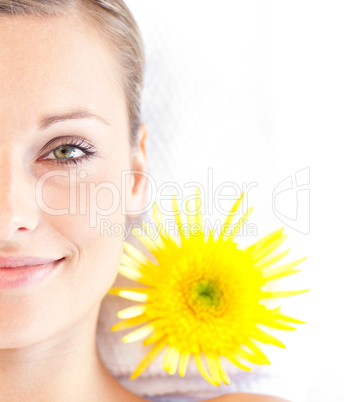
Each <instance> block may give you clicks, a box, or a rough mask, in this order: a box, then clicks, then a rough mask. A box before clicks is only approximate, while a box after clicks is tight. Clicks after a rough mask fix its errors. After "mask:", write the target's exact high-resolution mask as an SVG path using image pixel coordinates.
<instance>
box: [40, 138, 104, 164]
mask: <svg viewBox="0 0 344 402" xmlns="http://www.w3.org/2000/svg"><path fill="white" fill-rule="evenodd" d="M96 155H98V151H97V150H96V148H95V147H94V145H91V144H88V143H86V142H85V141H83V140H81V139H77V140H74V139H73V140H72V141H70V142H68V143H62V144H60V145H59V146H58V147H56V148H55V149H52V150H51V151H50V152H49V154H48V155H46V156H45V157H44V158H43V159H44V160H49V161H52V162H55V163H63V164H65V165H68V164H70V163H74V164H75V165H77V164H79V163H83V162H85V161H86V160H88V159H89V158H91V157H94V156H96Z"/></svg>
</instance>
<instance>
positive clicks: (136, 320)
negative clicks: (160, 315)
mask: <svg viewBox="0 0 344 402" xmlns="http://www.w3.org/2000/svg"><path fill="white" fill-rule="evenodd" d="M146 322H147V317H145V316H138V317H133V318H129V319H128V320H126V321H119V322H118V323H117V324H115V325H114V326H113V327H112V328H111V331H120V330H121V329H126V328H130V327H134V326H135V325H139V324H143V323H146Z"/></svg>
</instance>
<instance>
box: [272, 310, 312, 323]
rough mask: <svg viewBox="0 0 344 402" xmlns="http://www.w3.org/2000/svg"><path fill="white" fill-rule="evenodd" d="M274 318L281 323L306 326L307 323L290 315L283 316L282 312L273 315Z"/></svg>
mask: <svg viewBox="0 0 344 402" xmlns="http://www.w3.org/2000/svg"><path fill="white" fill-rule="evenodd" d="M273 318H274V319H277V320H280V321H285V322H292V323H295V324H305V321H301V320H298V319H297V318H294V317H291V316H289V315H285V314H282V313H280V312H278V313H275V314H274V315H273Z"/></svg>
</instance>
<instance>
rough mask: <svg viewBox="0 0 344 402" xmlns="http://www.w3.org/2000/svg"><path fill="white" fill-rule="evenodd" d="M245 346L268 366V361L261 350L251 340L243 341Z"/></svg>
mask: <svg viewBox="0 0 344 402" xmlns="http://www.w3.org/2000/svg"><path fill="white" fill-rule="evenodd" d="M245 344H246V346H247V347H248V348H249V349H250V350H252V352H253V353H254V354H255V355H257V356H261V357H262V359H263V360H265V361H266V363H267V364H270V361H269V359H268V358H267V357H266V356H265V354H264V353H263V352H262V350H261V349H260V348H259V347H258V346H257V345H256V344H255V343H254V341H253V340H251V339H247V340H246V341H245Z"/></svg>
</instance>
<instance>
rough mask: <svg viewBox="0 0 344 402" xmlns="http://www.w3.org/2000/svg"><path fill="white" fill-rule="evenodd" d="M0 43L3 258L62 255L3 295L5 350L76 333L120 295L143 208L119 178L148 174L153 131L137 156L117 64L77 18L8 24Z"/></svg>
mask: <svg viewBox="0 0 344 402" xmlns="http://www.w3.org/2000/svg"><path fill="white" fill-rule="evenodd" d="M0 37H1V43H0V123H1V125H0V130H1V132H0V150H1V157H0V256H3V257H7V256H13V255H20V256H24V255H25V256H26V255H33V256H40V257H49V258H51V259H53V260H58V259H61V258H63V257H65V258H64V260H62V262H61V263H60V264H59V265H58V266H57V267H56V268H55V269H54V270H53V272H52V273H51V274H50V275H49V276H47V277H45V278H44V279H43V280H41V281H39V282H36V283H33V284H30V285H28V286H24V287H14V288H8V287H5V288H2V289H1V288H0V349H1V348H5V349H6V348H16V347H21V346H28V345H31V344H34V343H37V342H39V341H43V340H45V339H48V338H51V337H52V336H54V335H55V334H57V333H58V332H60V331H62V330H64V329H67V328H69V327H72V326H73V325H74V324H76V323H77V322H78V321H80V320H81V319H82V318H83V317H86V316H87V313H88V312H90V311H91V310H92V311H93V310H94V309H92V308H93V307H95V306H97V305H99V303H100V301H101V299H102V298H103V296H104V295H105V294H106V292H107V290H108V289H109V288H110V287H111V285H112V283H113V282H114V280H115V278H116V276H117V270H118V264H119V261H120V256H121V252H122V241H123V233H121V234H120V235H119V234H117V235H116V234H115V233H118V232H119V228H120V227H122V228H123V227H124V222H125V205H126V206H127V208H128V206H129V205H130V206H129V208H130V209H131V210H132V209H133V207H132V205H134V206H135V207H142V205H143V203H144V188H145V185H144V184H142V180H141V182H138V181H137V179H134V178H133V176H128V175H127V178H126V180H125V177H122V174H123V173H122V172H125V171H128V170H130V169H133V168H135V169H141V168H142V170H145V152H144V147H143V145H144V139H145V133H146V132H145V129H143V127H142V125H141V126H140V130H141V131H140V133H142V132H143V131H142V130H144V135H143V136H142V138H143V137H144V139H143V140H142V141H141V142H140V144H141V148H140V150H139V151H137V153H136V154H135V156H134V157H133V153H132V152H131V149H130V145H129V131H130V129H129V120H128V114H127V108H126V103H125V97H124V93H123V91H122V89H121V81H120V78H119V74H116V71H117V72H118V71H119V67H118V66H117V65H116V64H115V60H114V56H113V55H112V54H111V52H110V48H108V47H107V44H106V43H105V42H102V39H101V38H100V37H98V36H96V35H95V31H94V29H93V30H92V28H91V27H90V26H88V25H86V23H84V22H82V20H80V19H79V18H77V17H76V16H72V15H69V16H61V17H54V18H50V19H46V20H44V19H43V20H41V21H39V20H34V19H33V18H31V17H27V16H23V17H18V18H17V19H14V18H11V17H9V18H4V19H2V20H0ZM86 109H87V110H88V111H89V112H90V113H93V114H94V115H98V116H99V118H95V117H87V116H86V115H85V114H81V113H78V112H77V111H80V110H83V111H85V110H86ZM72 112H73V113H74V115H73V117H74V118H73V119H71V118H69V119H65V120H63V119H61V118H60V119H57V118H53V117H52V115H57V114H59V115H62V114H70V113H72ZM81 116H83V117H82V118H80V117H81ZM55 117H56V116H55ZM60 117H61V116H60ZM69 117H71V116H69ZM62 137H64V138H62ZM67 143H72V144H74V147H71V146H69V147H68V146H66V144H67ZM63 144H64V146H63ZM80 147H84V148H86V149H87V150H90V151H92V152H95V154H94V155H93V156H92V157H90V158H89V159H86V157H83V155H86V152H84V151H82V148H80ZM43 148H44V149H43ZM81 157H83V158H82V159H79V162H80V163H78V164H74V163H72V162H70V163H67V162H68V160H69V161H70V160H71V159H73V158H74V159H76V158H81ZM129 178H131V180H129ZM124 204H125V205H124ZM102 211H103V212H102ZM102 214H103V215H102ZM105 214H107V215H105ZM113 225H116V228H115V230H113ZM0 275H1V272H0ZM0 283H1V281H0Z"/></svg>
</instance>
